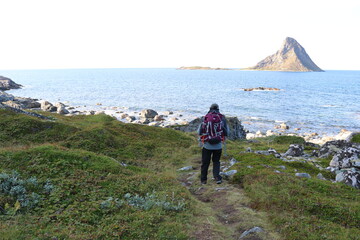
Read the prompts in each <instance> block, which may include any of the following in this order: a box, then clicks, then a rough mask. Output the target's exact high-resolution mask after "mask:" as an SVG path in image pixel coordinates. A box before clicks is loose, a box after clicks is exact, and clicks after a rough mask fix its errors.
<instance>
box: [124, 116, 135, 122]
mask: <svg viewBox="0 0 360 240" xmlns="http://www.w3.org/2000/svg"><path fill="white" fill-rule="evenodd" d="M125 119H126V121H128V122H133V121H135V120H136V118H135V117H134V116H127V117H126V118H125Z"/></svg>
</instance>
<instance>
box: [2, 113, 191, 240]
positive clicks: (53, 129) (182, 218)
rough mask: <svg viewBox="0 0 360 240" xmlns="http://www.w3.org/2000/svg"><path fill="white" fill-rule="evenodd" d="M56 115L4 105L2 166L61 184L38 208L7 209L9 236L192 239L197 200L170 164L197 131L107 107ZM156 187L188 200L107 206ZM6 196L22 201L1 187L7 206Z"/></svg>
mask: <svg viewBox="0 0 360 240" xmlns="http://www.w3.org/2000/svg"><path fill="white" fill-rule="evenodd" d="M49 116H53V117H54V118H56V120H55V121H43V120H39V119H36V118H33V117H28V116H25V115H17V114H14V113H11V112H7V111H0V129H1V130H0V136H1V138H2V140H3V141H1V145H0V172H7V173H10V172H11V171H13V170H16V171H17V172H19V173H20V174H21V176H22V177H23V178H24V179H27V178H29V177H36V178H37V179H38V180H39V181H45V180H51V182H52V184H53V185H54V186H55V190H54V191H53V192H52V193H51V194H50V195H49V196H48V197H46V198H43V199H42V200H41V202H40V204H39V205H38V206H37V207H36V208H35V209H32V210H27V211H25V210H24V211H21V210H22V209H20V211H19V212H18V213H17V214H16V215H13V214H11V215H8V214H0V236H2V238H3V239H53V238H58V239H114V238H115V239H118V238H121V239H169V236H172V237H173V238H174V239H188V231H189V224H188V223H189V221H190V219H191V218H190V217H191V214H190V213H191V211H192V210H191V209H192V207H193V206H192V205H193V203H192V200H191V198H190V195H189V193H188V192H187V191H186V189H185V188H183V187H181V185H180V184H179V183H178V182H177V180H176V175H175V174H174V173H172V172H171V171H169V169H174V168H176V167H177V166H181V164H182V163H183V162H184V159H186V158H187V157H188V156H190V155H191V154H192V153H191V152H192V151H189V150H188V149H191V146H192V144H193V143H194V139H193V138H192V137H190V136H188V135H186V134H183V133H181V132H178V131H175V130H171V129H160V128H151V127H146V126H140V125H130V124H123V123H121V122H119V121H117V120H116V119H114V118H111V117H109V116H105V115H99V116H79V117H72V118H67V117H63V116H59V115H51V114H50V115H49ZM121 163H126V164H128V167H124V166H122V165H121ZM153 192H156V194H157V196H159V198H161V199H169V200H168V201H174V203H176V202H178V201H184V202H185V209H184V210H182V211H171V210H164V209H162V208H153V209H150V210H143V209H139V208H135V207H133V206H130V205H128V204H124V205H123V206H121V207H119V208H116V207H115V208H111V209H106V210H103V209H101V207H100V205H101V203H102V202H103V201H105V200H107V199H108V198H109V197H113V198H119V199H124V196H125V194H126V193H130V194H133V195H134V194H138V195H139V196H145V195H146V194H147V193H150V194H151V193H153ZM6 202H8V204H10V205H12V206H11V207H14V206H13V204H14V201H12V202H11V201H10V200H9V198H8V197H7V196H5V195H3V194H0V204H1V206H0V207H2V208H3V209H4V208H5V204H6ZM9 229H11V230H9Z"/></svg>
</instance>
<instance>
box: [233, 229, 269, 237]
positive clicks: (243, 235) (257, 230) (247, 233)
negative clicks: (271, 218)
mask: <svg viewBox="0 0 360 240" xmlns="http://www.w3.org/2000/svg"><path fill="white" fill-rule="evenodd" d="M257 232H264V229H262V228H261V227H253V228H251V229H249V230H246V231H245V232H243V233H242V234H241V235H240V238H239V239H242V238H244V237H246V236H247V235H249V234H251V233H257Z"/></svg>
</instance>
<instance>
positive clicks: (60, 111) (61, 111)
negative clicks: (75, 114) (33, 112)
mask: <svg viewBox="0 0 360 240" xmlns="http://www.w3.org/2000/svg"><path fill="white" fill-rule="evenodd" d="M55 107H56V111H57V113H58V114H68V113H69V111H68V110H67V109H66V108H65V104H63V103H60V102H58V103H56V104H55Z"/></svg>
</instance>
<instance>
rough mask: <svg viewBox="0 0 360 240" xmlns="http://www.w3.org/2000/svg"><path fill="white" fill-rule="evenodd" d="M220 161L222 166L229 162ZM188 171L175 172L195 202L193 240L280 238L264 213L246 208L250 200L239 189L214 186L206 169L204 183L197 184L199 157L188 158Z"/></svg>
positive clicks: (224, 182) (232, 186)
mask: <svg viewBox="0 0 360 240" xmlns="http://www.w3.org/2000/svg"><path fill="white" fill-rule="evenodd" d="M229 160H230V159H229V158H224V157H223V158H222V167H225V166H226V165H227V163H228V162H229ZM188 164H189V165H191V166H193V169H192V170H189V171H181V172H179V176H178V180H179V181H180V183H181V184H182V185H183V186H185V187H186V188H187V189H188V190H189V191H190V193H191V194H192V196H194V199H195V201H196V204H197V206H196V209H197V210H196V212H195V213H194V222H193V227H194V232H193V233H192V239H196V240H231V239H236V240H238V239H244V240H250V239H251V240H273V239H274V240H275V239H282V238H281V237H280V235H279V234H278V233H276V231H275V229H273V228H272V226H271V224H269V222H268V220H267V217H266V214H265V213H262V212H258V211H256V210H254V209H252V208H250V207H249V203H250V200H249V199H248V198H247V197H246V196H245V193H244V191H243V189H241V188H240V186H236V185H234V184H230V183H228V181H227V180H225V179H224V181H223V183H222V184H216V183H215V181H214V180H212V179H211V177H212V164H211V165H210V168H209V175H208V176H209V180H208V183H207V184H204V185H202V184H200V165H201V157H200V156H199V157H196V158H193V159H189V161H188Z"/></svg>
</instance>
